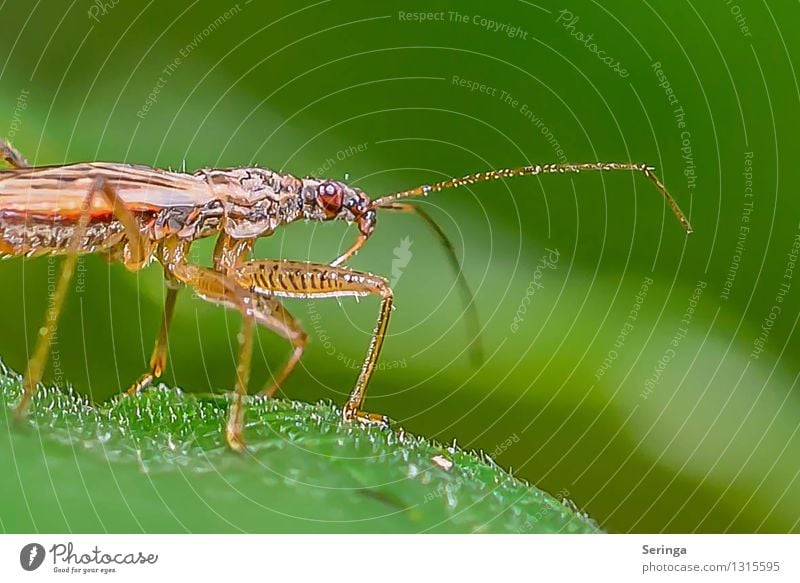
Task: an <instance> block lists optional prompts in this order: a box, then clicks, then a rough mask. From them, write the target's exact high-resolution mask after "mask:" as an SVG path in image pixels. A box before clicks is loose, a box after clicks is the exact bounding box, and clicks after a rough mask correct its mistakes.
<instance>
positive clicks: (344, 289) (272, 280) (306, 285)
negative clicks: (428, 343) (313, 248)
mask: <svg viewBox="0 0 800 583" xmlns="http://www.w3.org/2000/svg"><path fill="white" fill-rule="evenodd" d="M234 273H235V277H236V279H237V280H238V282H239V283H240V284H241V285H242V286H243V287H246V288H248V289H251V290H253V291H254V293H259V294H264V295H279V296H281V297H296V298H305V299H311V298H314V297H327V298H330V297H345V296H367V295H378V296H380V298H381V306H380V310H379V313H378V320H377V322H376V324H375V330H374V331H373V333H372V338H371V340H370V343H369V347H368V348H367V354H366V357H365V359H364V364H363V366H362V367H361V372H360V374H359V376H358V380H357V381H356V385H355V387H354V388H353V391H352V392H351V393H350V397H349V398H348V399H347V403H345V405H344V407H343V410H342V416H343V418H344V420H345V421H350V420H353V419H356V420H358V421H361V422H362V423H370V424H378V425H382V426H386V425H388V423H389V420H388V419H387V418H386V417H385V416H383V415H378V414H374V413H367V412H366V411H364V410H363V409H362V406H363V405H364V399H365V398H366V393H367V385H368V384H369V381H370V379H371V378H372V373H373V372H374V371H375V366H376V365H377V363H378V357H379V356H380V352H381V348H382V347H383V340H384V338H385V336H386V329H387V327H388V325H389V317H390V315H391V312H392V302H393V296H392V290H391V288H390V287H389V283H388V282H387V281H386V280H385V279H384V278H382V277H379V276H376V275H372V274H371V273H365V272H361V271H355V270H353V269H349V268H346V267H332V266H330V265H326V264H317V263H303V262H299V261H250V262H248V263H245V264H243V265H240V266H239V267H237V268H236V269H235V270H234Z"/></svg>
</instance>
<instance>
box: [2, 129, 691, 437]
mask: <svg viewBox="0 0 800 583" xmlns="http://www.w3.org/2000/svg"><path fill="white" fill-rule="evenodd" d="M0 156H2V158H3V159H4V160H5V161H6V162H7V163H8V165H9V166H11V167H12V168H11V169H7V170H2V171H0V257H9V256H24V257H33V256H38V255H57V254H60V255H65V256H66V258H65V260H64V263H63V265H62V267H61V272H60V275H59V279H58V282H57V285H56V288H55V291H54V296H53V299H52V302H51V308H50V313H49V317H47V318H46V319H45V323H44V325H43V326H42V328H40V330H39V337H38V339H37V342H36V346H35V348H34V352H33V355H32V356H31V357H30V360H29V362H28V366H27V369H26V371H25V379H24V387H23V389H24V392H23V396H22V400H21V401H20V403H19V405H18V406H17V410H16V411H17V415H18V416H23V415H25V413H26V411H27V409H28V407H29V405H30V401H31V397H32V396H33V395H34V393H35V391H36V387H37V386H38V384H39V382H40V381H41V378H42V373H43V370H44V367H45V364H46V361H47V356H48V352H49V349H50V343H51V340H52V338H53V335H54V333H55V331H56V327H57V324H58V316H59V314H60V312H61V308H62V306H63V304H64V299H65V296H66V293H67V290H68V288H69V283H70V280H71V278H72V276H73V274H74V272H75V267H76V261H77V257H78V255H79V254H85V253H103V254H106V255H107V257H108V258H109V259H110V260H113V261H120V262H122V263H123V264H124V265H125V267H126V268H127V269H129V270H130V271H137V270H139V269H142V268H143V267H145V266H147V265H148V264H150V263H152V262H153V261H156V262H158V263H160V264H161V265H162V267H163V269H164V276H165V280H166V285H167V296H166V301H165V307H164V314H163V318H162V320H161V329H160V331H159V334H158V337H157V340H156V344H155V349H154V351H153V355H152V357H151V359H150V367H149V369H148V370H147V372H145V373H144V374H143V375H142V376H141V377H140V378H139V379H138V380H137V381H136V382H135V383H133V385H132V386H131V388H130V389H129V390H128V392H129V393H136V392H138V391H141V390H143V389H145V388H146V387H147V386H148V385H150V384H151V383H152V382H153V381H154V380H155V379H156V378H158V377H159V376H160V375H161V373H162V371H163V370H164V367H165V365H166V358H167V335H168V331H169V326H170V321H171V320H172V314H173V309H174V306H175V299H176V296H177V293H178V290H179V289H180V288H181V287H183V286H189V287H190V288H192V289H193V290H194V291H195V293H197V295H199V296H200V297H201V298H203V299H204V300H207V301H209V302H212V303H216V304H221V305H223V306H226V307H229V308H233V309H235V310H238V311H239V312H241V314H242V331H241V334H240V335H239V360H238V365H237V370H236V384H235V390H234V397H233V401H232V404H231V406H230V409H229V414H228V420H227V424H226V427H225V440H226V441H227V443H228V445H229V446H230V447H231V449H234V450H237V451H240V450H242V449H243V448H244V444H245V442H244V437H243V430H244V415H245V396H246V395H247V387H248V380H249V375H250V360H251V355H252V336H253V327H254V325H255V324H260V325H262V326H264V327H266V328H268V329H270V330H272V331H274V332H276V333H278V334H280V335H281V336H283V337H284V338H286V339H287V340H288V341H289V342H290V343H291V345H292V347H293V351H292V354H291V356H290V357H289V359H288V361H287V362H286V364H285V365H284V367H283V369H282V370H281V372H280V373H279V374H278V375H277V376H276V377H275V378H274V380H273V381H272V382H271V384H270V385H269V386H267V387H266V388H264V390H262V391H261V394H262V395H265V396H267V397H271V396H272V395H274V394H275V392H276V391H277V390H278V388H279V387H280V386H281V384H282V383H283V382H284V380H285V379H286V377H288V376H289V374H290V373H291V372H292V369H293V368H294V367H295V365H296V364H297V362H298V361H299V360H300V357H301V355H302V354H303V349H304V347H305V345H306V341H307V335H306V333H305V332H304V331H303V329H302V328H301V326H300V324H299V323H298V322H297V321H296V320H295V319H294V317H293V316H292V315H291V314H290V313H289V312H288V311H287V310H286V308H285V307H284V306H283V304H282V303H281V298H317V297H320V298H322V297H337V298H338V297H344V296H367V295H373V294H374V295H377V296H380V298H381V305H380V310H379V314H378V320H377V324H376V326H375V330H374V332H373V334H372V339H371V341H370V343H369V347H368V348H367V354H366V357H365V359H364V364H363V366H362V368H361V372H360V373H359V375H358V380H357V381H356V384H355V388H354V389H353V390H352V392H351V394H350V397H349V398H348V399H347V402H346V403H345V405H344V408H343V410H342V415H343V418H344V420H345V421H351V420H358V421H360V422H364V423H374V424H379V425H386V424H387V423H388V421H387V418H386V417H384V416H383V415H377V414H374V413H367V412H365V411H364V410H363V409H362V406H363V404H364V398H365V395H366V391H367V385H368V384H369V380H370V377H371V376H372V373H373V371H374V370H375V365H376V363H377V362H378V356H379V355H380V351H381V347H382V346H383V340H384V336H385V334H386V329H387V327H388V325H389V316H390V314H391V311H392V302H393V296H392V290H391V288H390V287H389V284H388V282H387V280H386V279H384V278H383V277H380V276H377V275H373V274H371V273H366V272H363V271H356V270H354V269H350V268H348V267H345V263H346V262H347V261H348V260H349V259H350V258H351V257H353V256H354V255H355V254H356V253H357V252H358V250H359V249H361V247H362V246H363V245H364V243H365V242H366V241H367V240H368V239H369V237H370V235H372V233H373V231H374V230H375V223H376V217H377V211H378V209H385V210H392V211H402V212H408V213H414V214H416V215H418V216H420V217H421V218H422V219H423V220H424V221H425V222H426V223H427V224H428V225H429V226H430V227H431V228H433V230H434V232H435V233H436V235H437V237H438V238H439V240H440V241H441V242H442V243H443V245H444V246H445V247H446V249H447V251H448V254H449V255H448V257H449V259H450V262H451V263H452V264H453V265H454V267H455V269H456V273H457V275H458V278H459V282H460V285H461V287H462V290H463V292H464V296H465V299H466V302H467V306H468V309H469V310H470V313H471V315H472V316H471V317H472V318H473V321H474V323H477V317H476V313H475V308H474V302H473V301H472V295H471V291H470V290H469V286H468V285H467V283H466V280H465V279H464V277H463V275H462V273H461V270H460V268H459V265H458V261H457V259H456V256H455V251H454V249H453V246H452V245H451V244H450V242H449V241H448V240H447V237H446V236H445V235H444V233H443V232H442V231H441V229H439V227H438V226H437V225H436V223H435V222H434V221H433V220H432V218H431V217H430V216H429V215H427V214H426V213H425V212H424V211H422V210H420V209H419V208H417V207H415V206H414V205H412V204H409V203H406V202H401V201H404V200H405V199H409V198H415V197H420V196H425V195H427V194H429V193H431V192H438V191H440V190H444V189H447V188H455V187H458V186H462V185H466V184H473V183H476V182H483V181H488V180H495V179H504V178H511V177H514V176H523V175H530V176H536V175H539V174H552V173H565V172H580V171H585V170H608V171H611V170H614V171H618V170H626V171H637V172H642V173H643V174H644V175H645V176H646V177H648V178H649V179H650V180H652V181H653V183H654V184H655V185H656V187H657V188H658V190H659V191H660V192H661V194H662V195H663V196H664V198H665V199H666V202H667V204H668V205H669V206H670V208H671V209H672V212H673V213H674V214H675V216H676V217H677V218H678V220H679V221H680V222H681V224H682V225H683V227H684V229H685V230H686V232H687V233H691V231H692V228H691V225H690V224H689V221H688V220H687V218H686V217H685V216H684V214H683V213H682V212H681V210H680V208H678V205H677V203H676V202H675V200H674V199H673V198H672V197H671V196H670V195H669V193H668V192H667V191H666V189H665V188H664V185H663V184H662V183H661V182H660V181H659V180H658V178H656V176H655V175H654V174H653V168H651V167H649V166H647V165H645V164H629V163H589V164H547V165H543V166H539V165H536V166H524V167H520V168H513V169H512V168H506V169H502V170H491V171H488V172H481V173H477V174H470V175H467V176H464V177H463V178H453V179H450V180H445V181H442V182H438V183H435V184H430V185H423V186H418V187H416V188H412V189H410V190H405V191H402V192H397V193H394V194H389V195H387V196H382V197H379V198H377V199H373V200H371V199H370V198H369V197H368V196H367V195H366V194H365V193H364V192H362V191H361V190H360V189H358V188H354V187H351V186H348V185H346V184H343V183H342V182H339V181H336V180H325V179H320V178H310V177H309V178H297V177H295V176H292V175H291V174H286V173H279V172H274V171H272V170H267V169H264V168H228V169H203V170H198V171H197V172H194V173H192V174H187V173H183V172H170V171H166V170H160V169H156V168H150V167H147V166H136V165H130V164H116V163H104V162H91V163H84V164H72V165H66V166H41V167H31V166H29V165H28V163H27V161H26V160H25V158H24V157H23V156H22V155H21V154H20V153H19V152H17V151H16V150H15V149H14V148H13V147H12V146H11V145H10V144H9V143H8V142H5V141H3V140H0ZM301 219H303V220H307V221H309V220H310V221H330V220H337V219H338V220H344V221H346V222H347V223H354V224H355V225H356V226H357V227H358V236H357V238H356V240H355V242H354V243H353V244H352V245H351V246H350V248H348V249H347V250H346V251H345V252H344V253H343V254H342V255H340V256H339V257H337V258H336V259H335V260H334V261H332V262H331V263H330V264H318V263H308V262H299V261H290V260H252V259H251V254H252V249H253V245H254V243H255V241H256V239H258V238H259V237H266V236H269V235H271V234H272V233H273V232H274V231H275V230H276V229H277V228H278V227H280V226H281V225H285V224H288V223H291V222H293V221H297V220H301ZM210 236H216V237H217V242H216V246H215V249H214V255H213V267H211V268H206V267H201V266H198V265H193V264H191V263H189V262H188V260H187V257H188V252H189V248H190V246H191V244H192V242H193V241H196V240H197V239H201V238H203V237H210Z"/></svg>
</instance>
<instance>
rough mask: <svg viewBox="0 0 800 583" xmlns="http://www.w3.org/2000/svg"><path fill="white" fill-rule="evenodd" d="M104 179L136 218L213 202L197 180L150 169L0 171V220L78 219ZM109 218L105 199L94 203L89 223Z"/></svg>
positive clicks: (98, 166) (99, 165) (88, 166)
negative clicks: (22, 217)
mask: <svg viewBox="0 0 800 583" xmlns="http://www.w3.org/2000/svg"><path fill="white" fill-rule="evenodd" d="M100 176H102V177H104V178H105V179H106V180H108V183H109V184H110V185H111V186H112V187H113V188H114V189H115V190H116V191H117V193H118V194H119V196H120V198H121V199H122V200H123V201H124V202H125V206H126V207H128V208H129V209H130V210H132V211H134V212H147V211H159V210H161V209H163V208H166V207H172V206H183V207H196V206H201V205H204V204H206V203H208V202H210V201H211V200H213V199H214V198H215V196H214V193H213V192H212V191H211V189H210V188H209V187H208V185H207V184H206V183H205V182H204V181H203V180H202V179H199V178H196V177H194V176H191V175H189V174H182V173H179V172H168V171H166V170H159V169H157V168H150V167H148V166H139V165H131V164H113V163H104V162H91V163H83V164H71V165H68V166H39V167H36V168H17V169H12V170H2V171H0V216H2V215H27V216H36V217H42V218H52V219H58V218H63V219H76V218H77V217H78V216H79V215H80V210H81V205H82V204H83V201H84V200H85V199H86V195H87V194H88V192H89V189H90V188H91V186H92V185H93V184H94V182H95V180H96V179H97V178H98V177H100ZM110 214H111V206H110V205H109V204H108V202H107V201H106V200H105V198H104V197H101V196H95V197H94V199H93V201H92V209H91V215H92V218H100V217H102V216H106V215H110Z"/></svg>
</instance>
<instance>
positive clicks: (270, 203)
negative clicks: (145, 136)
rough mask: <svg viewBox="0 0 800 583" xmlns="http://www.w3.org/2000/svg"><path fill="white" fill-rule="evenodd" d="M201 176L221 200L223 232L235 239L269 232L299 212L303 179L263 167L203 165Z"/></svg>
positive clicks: (295, 216)
mask: <svg viewBox="0 0 800 583" xmlns="http://www.w3.org/2000/svg"><path fill="white" fill-rule="evenodd" d="M194 175H195V176H197V177H201V178H203V179H205V181H206V182H207V183H208V184H209V185H210V186H211V188H212V189H213V191H214V194H215V196H217V197H219V199H220V200H222V201H223V205H224V214H225V220H224V229H225V232H226V233H228V234H229V235H230V236H232V237H234V238H236V239H245V238H250V237H259V236H264V235H268V234H270V233H271V232H272V231H274V230H275V229H276V228H278V227H279V226H280V225H283V224H286V223H290V222H292V221H294V220H296V219H297V218H299V217H300V216H301V214H302V200H301V190H302V187H303V181H302V180H300V179H299V178H297V177H296V176H293V175H291V174H281V173H279V172H274V171H272V170H267V169H265V168H229V169H224V170H219V169H203V170H198V171H197V172H195V174H194Z"/></svg>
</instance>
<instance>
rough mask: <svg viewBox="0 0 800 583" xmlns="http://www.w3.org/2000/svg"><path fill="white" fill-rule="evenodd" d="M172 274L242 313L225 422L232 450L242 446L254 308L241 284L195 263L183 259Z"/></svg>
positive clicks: (250, 297) (226, 434)
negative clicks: (233, 384)
mask: <svg viewBox="0 0 800 583" xmlns="http://www.w3.org/2000/svg"><path fill="white" fill-rule="evenodd" d="M171 269H172V275H174V276H175V278H176V279H178V281H180V282H181V283H184V284H186V285H188V286H190V287H191V288H192V289H194V291H195V292H196V293H197V295H199V296H200V297H201V298H202V299H204V300H206V301H209V302H212V303H215V304H219V305H222V306H225V307H228V308H234V309H236V310H239V311H240V312H241V313H242V329H241V331H240V333H239V360H238V362H237V365H236V385H235V389H234V395H233V402H232V403H231V406H230V409H229V410H228V420H227V422H226V424H225V441H226V442H227V444H228V447H230V448H231V449H232V450H234V451H237V452H241V451H244V449H245V441H244V422H245V411H246V404H245V397H246V396H247V385H248V382H249V380H250V361H251V359H252V354H253V322H254V320H255V310H254V307H253V304H254V302H253V299H252V296H251V295H250V293H249V292H248V290H247V289H244V288H242V287H241V286H240V285H239V284H238V283H237V282H236V281H234V280H233V279H231V278H230V277H229V276H227V275H225V274H222V273H219V272H217V271H214V270H213V269H208V268H206V267H200V266H198V265H191V264H188V263H186V262H185V259H183V260H181V261H180V262H178V263H177V264H176V265H173V266H172V268H171Z"/></svg>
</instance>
